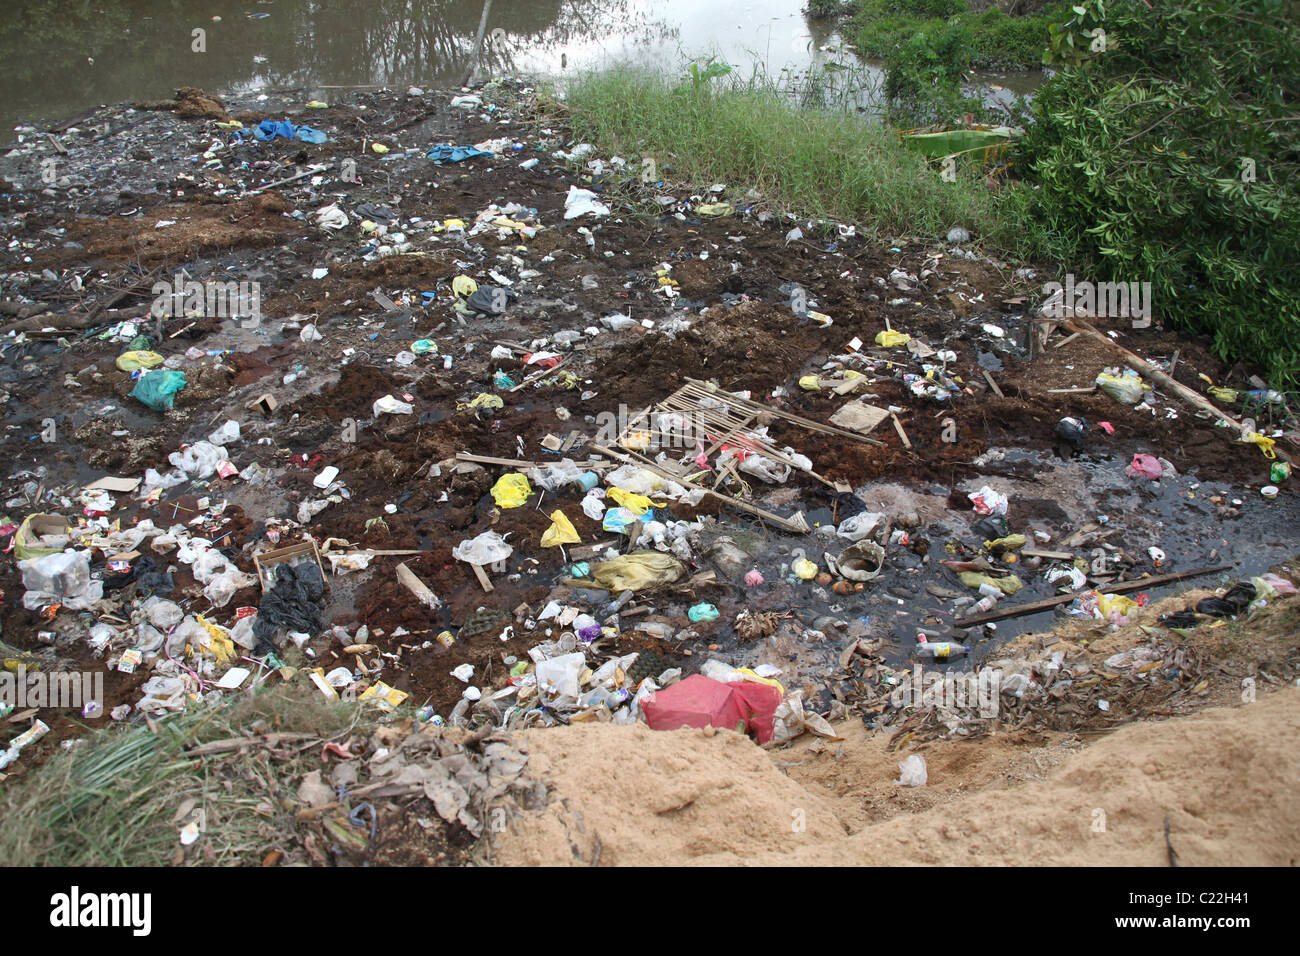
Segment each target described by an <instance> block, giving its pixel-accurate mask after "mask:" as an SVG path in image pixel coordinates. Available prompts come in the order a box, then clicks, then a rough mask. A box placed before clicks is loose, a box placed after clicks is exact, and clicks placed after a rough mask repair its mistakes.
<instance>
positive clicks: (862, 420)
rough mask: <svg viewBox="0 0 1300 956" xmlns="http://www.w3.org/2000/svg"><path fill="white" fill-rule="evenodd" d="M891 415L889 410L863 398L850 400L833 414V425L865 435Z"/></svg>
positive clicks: (831, 419)
mask: <svg viewBox="0 0 1300 956" xmlns="http://www.w3.org/2000/svg"><path fill="white" fill-rule="evenodd" d="M888 417H889V410H888V409H885V408H879V407H877V406H875V405H871V404H868V403H867V402H864V401H863V400H862V399H858V400H857V401H853V402H849V403H848V404H847V405H845V406H844V407H843V408H841V409H840V410H839V411H838V412H836V413H835V414H834V415H832V416H831V418H830V421H831V424H832V425H838V426H840V427H841V428H848V429H850V430H852V431H855V432H858V433H859V434H861V435H865V434H867V433H868V432H870V431H871V430H872V429H873V428H875V427H876V426H877V425H879V424H880V423H881V422H883V421H884V420H885V419H886V418H888Z"/></svg>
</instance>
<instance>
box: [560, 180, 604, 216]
mask: <svg viewBox="0 0 1300 956" xmlns="http://www.w3.org/2000/svg"><path fill="white" fill-rule="evenodd" d="M586 215H592V216H608V215H609V207H608V206H606V205H605V204H604V203H602V202H600V201H599V200H598V199H597V198H596V194H595V193H594V192H592V191H591V190H590V189H579V188H578V187H577V186H570V187H569V194H568V195H567V196H565V197H564V218H565V219H576V218H578V217H579V216H586Z"/></svg>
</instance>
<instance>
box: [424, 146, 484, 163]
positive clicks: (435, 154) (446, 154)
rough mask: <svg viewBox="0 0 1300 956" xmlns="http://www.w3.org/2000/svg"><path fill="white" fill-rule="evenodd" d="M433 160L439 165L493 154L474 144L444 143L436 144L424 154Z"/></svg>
mask: <svg viewBox="0 0 1300 956" xmlns="http://www.w3.org/2000/svg"><path fill="white" fill-rule="evenodd" d="M424 155H425V156H427V157H429V159H431V160H433V161H434V162H435V163H437V164H438V165H439V166H441V165H442V164H443V163H459V162H460V161H461V160H463V159H470V158H471V157H474V156H491V155H492V154H491V153H489V152H488V151H487V150H485V149H475V148H474V147H473V146H452V145H451V144H450V143H444V144H443V145H441V146H435V147H433V149H431V150H429V151H428V152H427V153H425V154H424Z"/></svg>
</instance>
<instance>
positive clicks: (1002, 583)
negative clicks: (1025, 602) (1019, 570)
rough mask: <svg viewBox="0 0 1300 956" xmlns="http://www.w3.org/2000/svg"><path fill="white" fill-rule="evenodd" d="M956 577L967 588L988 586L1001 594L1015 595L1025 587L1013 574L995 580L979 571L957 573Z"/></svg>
mask: <svg viewBox="0 0 1300 956" xmlns="http://www.w3.org/2000/svg"><path fill="white" fill-rule="evenodd" d="M957 577H958V578H959V579H960V580H961V583H962V584H964V585H966V587H968V588H977V587H979V586H980V585H981V584H988V585H991V586H993V587H995V588H997V589H998V590H999V591H1001V592H1002V593H1003V594H1015V593H1016V592H1017V591H1019V590H1020V589H1021V588H1023V587H1024V586H1025V582H1024V581H1022V580H1020V578H1018V577H1016V576H1015V575H1014V574H1008V575H1007V576H1006V577H1002V578H997V577H994V576H993V575H991V574H983V573H981V572H979V571H959V572H958V573H957Z"/></svg>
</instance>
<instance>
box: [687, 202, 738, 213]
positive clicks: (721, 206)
mask: <svg viewBox="0 0 1300 956" xmlns="http://www.w3.org/2000/svg"><path fill="white" fill-rule="evenodd" d="M695 211H696V212H698V213H699V214H700V215H701V216H730V215H731V214H732V213H733V212H735V211H736V207H735V206H733V205H732V204H731V203H729V202H710V203H705V204H704V205H702V206H696V207H695Z"/></svg>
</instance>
